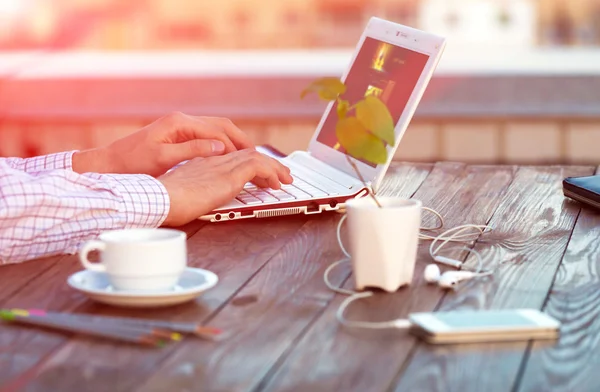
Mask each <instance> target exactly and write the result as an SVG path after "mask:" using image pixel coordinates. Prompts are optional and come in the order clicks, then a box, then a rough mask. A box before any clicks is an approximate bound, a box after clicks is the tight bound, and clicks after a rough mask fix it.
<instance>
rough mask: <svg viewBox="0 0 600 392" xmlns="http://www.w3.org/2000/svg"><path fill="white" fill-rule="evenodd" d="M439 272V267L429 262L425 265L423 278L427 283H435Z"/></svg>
mask: <svg viewBox="0 0 600 392" xmlns="http://www.w3.org/2000/svg"><path fill="white" fill-rule="evenodd" d="M441 274H442V273H441V271H440V267H438V266H437V265H435V264H429V265H427V267H425V273H424V274H423V278H424V279H425V282H427V283H436V282H438V281H439V280H440V275H441Z"/></svg>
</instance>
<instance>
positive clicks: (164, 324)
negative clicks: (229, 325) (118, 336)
mask: <svg viewBox="0 0 600 392" xmlns="http://www.w3.org/2000/svg"><path fill="white" fill-rule="evenodd" d="M18 310H19V311H23V309H18ZM24 311H27V312H29V313H31V314H35V315H38V316H52V317H65V318H70V319H78V320H86V321H89V320H92V321H94V322H98V323H104V322H106V323H114V324H120V325H131V326H139V327H146V328H158V329H160V330H168V331H173V332H177V333H183V334H192V335H195V336H198V337H200V338H205V339H209V340H217V339H219V338H221V337H222V336H223V331H222V330H221V329H218V328H213V327H206V326H202V325H200V324H195V323H184V322H172V321H163V320H147V319H140V318H133V317H111V316H97V315H91V314H83V313H60V312H48V311H45V310H41V309H28V310H24Z"/></svg>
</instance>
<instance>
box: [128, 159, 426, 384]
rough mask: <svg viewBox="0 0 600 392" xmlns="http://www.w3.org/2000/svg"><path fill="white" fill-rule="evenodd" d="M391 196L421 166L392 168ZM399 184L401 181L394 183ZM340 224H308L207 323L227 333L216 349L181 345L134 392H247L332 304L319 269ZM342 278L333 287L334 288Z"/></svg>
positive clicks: (407, 185) (410, 186) (413, 181)
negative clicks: (228, 331)
mask: <svg viewBox="0 0 600 392" xmlns="http://www.w3.org/2000/svg"><path fill="white" fill-rule="evenodd" d="M393 170H394V172H396V173H398V176H399V177H398V178H396V179H394V180H395V181H397V184H396V185H395V187H394V189H395V190H396V191H397V192H399V193H402V192H403V189H404V190H406V191H407V192H406V194H408V195H410V194H411V193H412V192H414V190H415V189H417V188H418V186H419V185H420V183H421V182H422V181H423V179H424V178H425V176H426V175H427V173H428V171H429V166H412V165H411V166H395V168H394V169H393ZM399 178H402V180H399ZM339 218H340V216H339V215H337V214H335V215H323V216H320V217H314V218H312V219H311V220H310V221H309V222H308V223H307V224H306V225H305V226H304V227H303V228H302V229H301V230H300V231H299V232H298V233H297V234H296V235H295V236H294V238H293V239H292V240H291V241H290V242H289V243H288V244H287V245H286V247H285V248H283V249H282V250H281V252H279V253H278V254H277V256H276V257H275V258H274V259H273V260H271V261H270V262H269V263H268V264H267V265H266V266H265V268H264V269H263V270H262V271H261V272H260V273H259V274H257V276H256V277H255V278H254V279H252V280H251V281H250V282H249V284H248V285H247V286H245V287H244V288H243V289H242V290H241V291H240V292H239V293H238V294H237V295H236V298H235V299H234V300H233V301H232V302H231V304H230V305H228V306H227V307H226V308H224V309H223V310H222V311H221V312H220V313H219V314H218V315H217V317H216V318H215V320H214V322H215V323H216V324H218V325H220V326H224V327H225V328H226V329H227V330H230V331H231V332H232V333H233V336H232V338H231V339H230V340H228V341H226V342H223V343H221V344H219V345H217V346H208V345H203V344H199V343H197V342H189V343H188V344H187V345H186V346H185V347H182V348H181V349H180V350H179V351H178V352H177V353H175V355H174V356H173V357H171V358H170V359H169V360H168V361H167V362H166V363H165V364H164V365H163V367H162V368H161V369H160V370H159V371H158V372H157V373H156V375H155V376H154V377H152V378H151V379H150V380H148V382H147V383H145V384H144V385H143V387H142V388H141V389H140V390H144V391H160V390H194V391H213V390H215V391H216V390H223V391H225V390H227V391H230V390H249V389H252V388H254V387H256V386H258V384H259V382H260V381H261V379H262V378H263V377H264V376H265V375H266V374H267V373H268V372H269V370H270V369H271V368H272V366H273V365H274V364H275V363H276V362H277V361H278V360H279V358H281V357H282V356H285V354H286V352H287V350H289V349H290V348H292V347H293V346H294V344H295V341H296V340H297V339H298V338H300V337H301V336H302V334H303V333H304V332H305V330H306V329H307V328H308V327H309V326H310V325H311V324H312V323H313V322H314V320H315V319H316V318H317V317H318V316H319V315H320V314H321V312H322V310H323V308H324V307H325V306H326V304H327V302H328V301H330V300H331V299H332V297H333V293H332V292H330V291H329V290H328V289H327V288H326V287H325V286H324V285H323V283H322V276H323V272H324V270H325V268H326V267H327V266H328V265H329V264H330V263H331V262H332V261H334V260H337V259H339V258H340V257H341V256H342V254H341V251H340V249H339V247H338V245H337V241H336V239H335V238H336V226H337V223H338V221H339ZM342 279H343V277H338V279H336V280H335V282H336V284H341V283H342Z"/></svg>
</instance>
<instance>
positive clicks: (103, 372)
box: [27, 216, 307, 392]
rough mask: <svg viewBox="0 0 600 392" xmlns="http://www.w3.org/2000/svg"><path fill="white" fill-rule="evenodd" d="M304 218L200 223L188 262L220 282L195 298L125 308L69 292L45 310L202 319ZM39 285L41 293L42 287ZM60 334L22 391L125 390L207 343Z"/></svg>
mask: <svg viewBox="0 0 600 392" xmlns="http://www.w3.org/2000/svg"><path fill="white" fill-rule="evenodd" d="M306 220H307V218H305V217H303V216H302V217H300V216H297V217H291V218H289V217H288V219H279V218H276V219H269V220H267V219H265V220H252V221H245V222H230V223H225V224H210V225H205V226H204V227H202V229H201V230H200V231H199V232H198V233H197V234H196V235H194V236H193V237H192V238H191V239H190V240H189V241H188V255H189V256H188V257H189V264H190V265H191V266H194V267H200V268H206V269H209V270H211V271H213V272H215V273H216V274H217V275H218V276H219V277H220V281H219V284H218V285H217V286H216V287H215V288H213V289H212V290H210V291H208V292H207V293H205V294H204V295H202V296H201V297H199V298H198V300H196V301H195V302H191V303H187V304H183V305H179V306H176V307H169V308H163V309H155V310H133V309H132V310H128V309H119V308H114V307H110V306H104V305H100V304H95V303H93V302H91V301H88V300H86V299H85V298H84V297H82V296H81V295H80V294H79V293H74V294H72V295H74V296H76V298H74V299H72V300H71V301H69V304H68V305H67V304H64V305H62V306H60V307H58V308H57V307H55V306H54V301H51V303H47V304H45V305H47V306H45V308H49V309H51V310H70V309H74V308H76V310H77V311H78V312H83V313H91V314H97V315H102V314H106V315H113V316H133V317H140V318H144V317H146V318H153V319H162V320H173V321H193V322H204V321H206V320H208V319H209V318H210V317H211V315H212V314H213V313H214V312H216V311H218V310H219V309H220V308H221V307H222V306H223V305H224V303H226V302H227V301H229V300H230V299H231V297H232V296H233V295H234V294H235V293H236V292H237V291H238V290H239V289H240V287H241V286H243V285H244V284H245V283H246V282H247V281H248V280H249V279H250V278H251V277H252V276H254V274H256V273H257V271H259V270H260V269H261V268H262V267H263V266H264V264H265V263H266V262H267V261H268V260H270V259H271V258H272V257H273V256H274V254H275V253H276V252H277V251H278V249H279V248H281V247H282V246H283V245H284V244H285V243H287V242H288V240H289V238H290V237H291V235H293V233H295V232H296V231H297V230H298V229H299V228H300V227H301V226H302V225H303V224H305V222H306ZM70 272H71V271H69V273H70ZM66 276H68V273H67V274H61V275H60V276H56V277H53V278H51V279H49V281H51V282H53V283H52V284H53V285H55V286H57V287H63V286H64V280H65V279H66ZM41 289H42V290H44V289H46V290H45V291H47V289H48V287H42V288H41ZM38 292H39V290H38ZM30 306H31V305H30ZM45 334H46V333H43V335H45ZM60 338H61V339H60V340H61V344H60V347H59V348H58V349H56V350H55V353H54V354H52V355H51V356H50V358H46V357H47V356H48V352H47V351H45V350H36V351H34V354H35V355H36V357H37V358H40V359H42V358H44V360H43V361H41V362H40V364H39V365H38V366H37V367H36V368H35V369H33V371H30V372H29V374H27V376H28V380H27V390H29V391H45V390H56V391H65V392H66V391H79V390H81V386H82V385H85V386H86V387H85V390H86V391H108V390H110V391H129V390H132V389H133V388H135V387H136V386H138V385H139V384H140V381H141V380H143V379H146V378H148V377H149V376H150V375H151V374H153V373H154V371H155V369H156V368H157V367H158V365H159V364H160V363H161V362H162V361H164V360H165V359H166V358H167V357H168V356H169V355H172V354H173V353H174V352H175V351H177V350H178V349H179V348H181V347H185V346H187V345H188V344H191V343H190V342H195V343H196V344H198V345H200V346H202V345H211V344H212V343H209V342H206V341H201V340H197V339H196V338H188V339H186V340H185V341H182V342H178V343H177V344H175V345H172V346H170V347H168V348H164V349H148V348H144V347H138V346H134V345H124V344H122V343H117V342H112V341H107V340H99V339H92V338H87V337H84V336H76V337H73V338H72V339H71V340H69V341H65V338H64V337H63V336H62V335H60ZM92 353H93V354H92ZM34 378H35V379H34Z"/></svg>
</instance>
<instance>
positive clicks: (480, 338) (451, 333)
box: [409, 309, 560, 343]
mask: <svg viewBox="0 0 600 392" xmlns="http://www.w3.org/2000/svg"><path fill="white" fill-rule="evenodd" d="M409 320H410V323H411V328H410V331H411V332H412V333H414V334H415V335H417V336H419V337H420V338H422V339H423V340H425V341H426V342H429V343H481V342H497V341H515V340H530V339H556V338H558V336H559V334H560V322H559V321H558V320H556V319H554V318H552V317H550V316H548V315H547V314H545V313H542V312H540V311H539V310H537V309H507V310H475V311H473V310H464V311H461V310H457V311H448V312H433V313H413V314H411V315H409Z"/></svg>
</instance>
